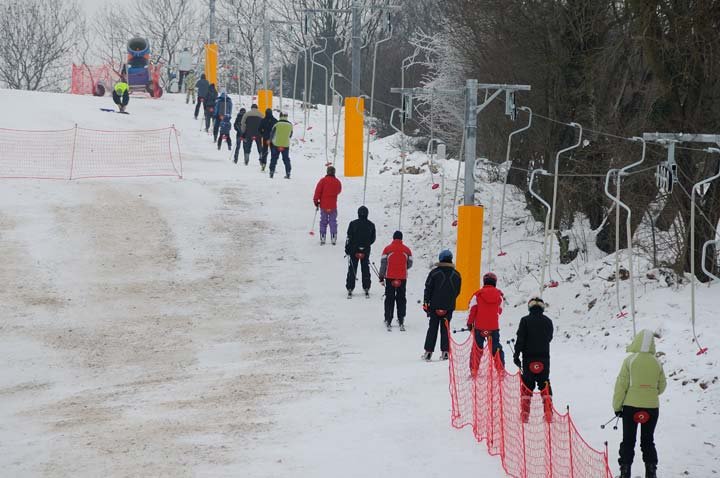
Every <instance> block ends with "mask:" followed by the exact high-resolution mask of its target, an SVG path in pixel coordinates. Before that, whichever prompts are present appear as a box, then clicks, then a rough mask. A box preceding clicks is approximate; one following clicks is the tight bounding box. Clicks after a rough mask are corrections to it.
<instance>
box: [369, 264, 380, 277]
mask: <svg viewBox="0 0 720 478" xmlns="http://www.w3.org/2000/svg"><path fill="white" fill-rule="evenodd" d="M371 264H372V270H373V272H374V273H375V275H376V276H377V278H378V279H380V271H379V270H378V268H377V266H376V265H375V263H374V262H372V263H371Z"/></svg>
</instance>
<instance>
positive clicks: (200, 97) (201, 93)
mask: <svg viewBox="0 0 720 478" xmlns="http://www.w3.org/2000/svg"><path fill="white" fill-rule="evenodd" d="M195 88H197V103H196V104H195V119H197V118H198V114H199V113H200V105H202V104H203V103H205V99H206V98H207V95H208V91H209V90H210V83H209V82H208V80H206V79H205V73H203V74H202V75H200V79H199V80H198V81H197V83H195Z"/></svg>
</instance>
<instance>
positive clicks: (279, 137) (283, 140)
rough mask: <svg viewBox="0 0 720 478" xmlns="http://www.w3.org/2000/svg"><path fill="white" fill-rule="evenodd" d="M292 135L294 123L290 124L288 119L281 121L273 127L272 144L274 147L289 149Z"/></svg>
mask: <svg viewBox="0 0 720 478" xmlns="http://www.w3.org/2000/svg"><path fill="white" fill-rule="evenodd" d="M292 133H293V126H292V123H290V122H289V121H288V120H286V119H281V120H280V121H278V122H277V123H275V126H273V129H272V137H271V138H272V139H271V140H270V141H272V144H273V145H274V146H277V147H279V148H289V147H290V138H291V137H292Z"/></svg>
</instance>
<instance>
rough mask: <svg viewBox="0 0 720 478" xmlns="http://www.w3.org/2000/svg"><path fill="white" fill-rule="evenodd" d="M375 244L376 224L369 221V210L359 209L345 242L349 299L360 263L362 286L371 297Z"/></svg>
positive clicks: (362, 207)
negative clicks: (371, 252) (372, 260)
mask: <svg viewBox="0 0 720 478" xmlns="http://www.w3.org/2000/svg"><path fill="white" fill-rule="evenodd" d="M374 242H375V224H373V223H372V222H371V221H369V220H368V208H366V207H365V206H360V207H359V208H358V218H357V219H355V220H354V221H351V222H350V225H349V226H348V230H347V239H346V240H345V254H347V256H348V272H347V280H346V281H345V288H346V289H347V291H348V298H350V297H352V292H353V289H355V280H356V279H355V274H356V273H357V268H358V262H359V263H360V269H361V270H362V286H363V290H364V291H365V297H370V283H371V280H370V246H371V245H372V244H373V243H374Z"/></svg>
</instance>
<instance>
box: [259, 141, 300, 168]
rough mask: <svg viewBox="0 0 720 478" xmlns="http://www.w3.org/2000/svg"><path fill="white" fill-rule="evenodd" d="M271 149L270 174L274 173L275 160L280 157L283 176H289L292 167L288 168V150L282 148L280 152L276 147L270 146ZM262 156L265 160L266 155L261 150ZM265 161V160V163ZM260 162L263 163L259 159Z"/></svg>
mask: <svg viewBox="0 0 720 478" xmlns="http://www.w3.org/2000/svg"><path fill="white" fill-rule="evenodd" d="M271 148H272V154H271V155H270V172H272V173H274V172H275V166H277V160H278V158H279V157H280V155H282V160H283V164H284V165H285V174H287V175H288V176H289V175H290V171H291V170H292V167H291V166H290V148H283V150H282V151H280V149H278V148H277V147H276V146H274V145H273V146H271ZM263 154H264V155H265V157H266V158H267V154H266V153H265V150H263ZM266 160H267V159H265V161H266ZM260 162H263V160H262V159H261V160H260Z"/></svg>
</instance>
